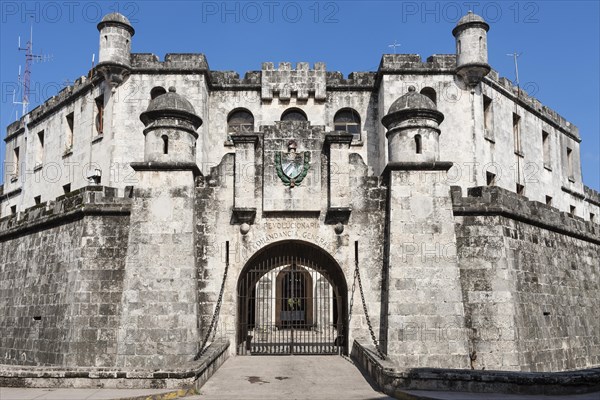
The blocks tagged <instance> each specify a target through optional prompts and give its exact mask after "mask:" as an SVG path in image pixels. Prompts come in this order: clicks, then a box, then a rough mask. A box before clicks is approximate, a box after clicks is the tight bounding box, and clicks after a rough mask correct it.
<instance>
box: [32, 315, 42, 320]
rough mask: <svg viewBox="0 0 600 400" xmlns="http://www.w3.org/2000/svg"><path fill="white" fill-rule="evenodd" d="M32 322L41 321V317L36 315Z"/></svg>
mask: <svg viewBox="0 0 600 400" xmlns="http://www.w3.org/2000/svg"><path fill="white" fill-rule="evenodd" d="M33 320H34V321H41V320H42V316H41V315H36V316H34V317H33Z"/></svg>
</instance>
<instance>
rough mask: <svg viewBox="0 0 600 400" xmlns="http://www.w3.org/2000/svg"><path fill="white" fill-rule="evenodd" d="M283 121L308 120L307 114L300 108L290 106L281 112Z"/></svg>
mask: <svg viewBox="0 0 600 400" xmlns="http://www.w3.org/2000/svg"><path fill="white" fill-rule="evenodd" d="M281 120H282V121H303V122H306V121H308V118H307V117H306V114H305V113H304V111H302V110H301V109H299V108H288V109H287V110H285V111H284V112H283V114H281Z"/></svg>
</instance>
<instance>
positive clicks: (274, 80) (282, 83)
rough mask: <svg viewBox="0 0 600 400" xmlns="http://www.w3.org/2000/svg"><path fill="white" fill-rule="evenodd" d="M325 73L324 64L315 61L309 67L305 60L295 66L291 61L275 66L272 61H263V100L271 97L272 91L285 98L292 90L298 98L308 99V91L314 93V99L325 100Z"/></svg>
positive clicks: (289, 95) (288, 96)
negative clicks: (312, 65) (311, 67)
mask: <svg viewBox="0 0 600 400" xmlns="http://www.w3.org/2000/svg"><path fill="white" fill-rule="evenodd" d="M325 83H326V73H325V64H324V63H322V62H317V63H315V65H314V68H313V69H310V68H309V66H308V63H307V62H299V63H298V64H296V68H292V65H291V63H289V62H282V63H279V68H275V66H274V65H273V63H271V62H265V63H263V65H262V89H261V97H262V99H263V100H270V99H272V98H273V93H274V92H277V93H279V98H280V99H282V100H287V99H289V98H290V97H291V95H292V93H293V92H296V93H297V95H298V99H305V100H306V99H308V95H309V93H314V95H315V99H316V100H325V98H326V94H325Z"/></svg>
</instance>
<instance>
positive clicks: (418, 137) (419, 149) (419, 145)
mask: <svg viewBox="0 0 600 400" xmlns="http://www.w3.org/2000/svg"><path fill="white" fill-rule="evenodd" d="M415 152H416V153H417V154H421V153H423V147H422V143H421V135H415Z"/></svg>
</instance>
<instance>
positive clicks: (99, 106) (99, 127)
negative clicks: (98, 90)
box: [95, 95, 104, 135]
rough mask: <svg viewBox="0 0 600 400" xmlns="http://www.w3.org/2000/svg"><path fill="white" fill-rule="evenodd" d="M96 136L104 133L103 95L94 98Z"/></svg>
mask: <svg viewBox="0 0 600 400" xmlns="http://www.w3.org/2000/svg"><path fill="white" fill-rule="evenodd" d="M95 103H96V134H98V135H102V134H103V133H104V95H100V96H98V97H96V101H95Z"/></svg>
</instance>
